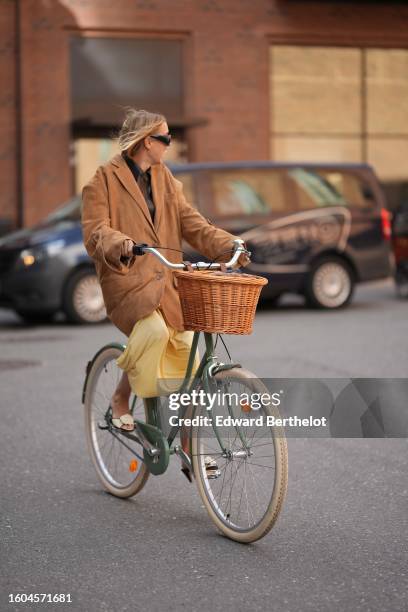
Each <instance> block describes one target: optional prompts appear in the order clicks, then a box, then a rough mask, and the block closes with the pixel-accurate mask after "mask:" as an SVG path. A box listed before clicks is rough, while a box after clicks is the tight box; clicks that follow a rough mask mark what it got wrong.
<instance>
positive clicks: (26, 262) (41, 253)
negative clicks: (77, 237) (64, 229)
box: [18, 240, 65, 268]
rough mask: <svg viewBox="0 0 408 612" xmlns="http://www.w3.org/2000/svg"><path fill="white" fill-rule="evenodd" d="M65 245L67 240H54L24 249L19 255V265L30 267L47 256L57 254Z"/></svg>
mask: <svg viewBox="0 0 408 612" xmlns="http://www.w3.org/2000/svg"><path fill="white" fill-rule="evenodd" d="M64 246H65V240H53V241H52V242H46V243H45V244H42V245H39V246H35V247H32V248H30V249H24V250H23V251H21V253H20V255H19V258H18V266H19V267H21V266H22V267H24V268H28V267H30V266H32V265H34V264H36V263H39V262H40V261H42V260H44V259H46V257H47V256H48V257H52V256H53V255H56V254H57V253H58V252H59V251H61V249H62V248H63V247H64Z"/></svg>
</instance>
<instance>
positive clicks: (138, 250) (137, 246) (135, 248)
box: [132, 242, 149, 255]
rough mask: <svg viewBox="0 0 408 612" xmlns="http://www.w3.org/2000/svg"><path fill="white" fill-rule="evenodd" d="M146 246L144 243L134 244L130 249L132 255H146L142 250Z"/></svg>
mask: <svg viewBox="0 0 408 612" xmlns="http://www.w3.org/2000/svg"><path fill="white" fill-rule="evenodd" d="M147 246H149V245H148V244H146V243H145V242H139V243H136V244H134V246H133V249H132V251H133V255H146V253H145V252H144V251H143V249H144V248H145V247H147Z"/></svg>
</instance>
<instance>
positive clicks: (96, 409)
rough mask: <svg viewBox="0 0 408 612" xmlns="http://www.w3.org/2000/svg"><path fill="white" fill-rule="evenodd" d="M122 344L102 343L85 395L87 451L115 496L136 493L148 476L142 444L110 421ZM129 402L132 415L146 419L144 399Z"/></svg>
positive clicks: (119, 376) (107, 487) (118, 377)
mask: <svg viewBox="0 0 408 612" xmlns="http://www.w3.org/2000/svg"><path fill="white" fill-rule="evenodd" d="M122 351H123V347H121V345H115V344H110V345H107V346H105V347H103V348H102V349H101V350H100V351H99V353H98V354H97V355H96V357H95V358H94V360H93V362H92V365H91V368H90V370H89V372H88V376H87V382H86V389H85V396H84V409H85V431H86V439H87V444H88V449H89V453H90V455H91V459H92V462H93V464H94V467H95V469H96V473H97V475H98V477H99V480H100V481H101V483H102V485H103V486H104V487H105V489H106V490H107V491H109V492H110V493H112V494H113V495H116V496H117V497H131V496H132V495H135V494H136V493H138V492H139V491H140V490H141V489H142V488H143V486H144V485H145V484H146V481H147V479H148V477H149V471H148V469H147V467H146V465H145V463H144V462H143V448H142V446H141V445H140V444H139V443H137V442H135V441H134V440H131V439H129V438H128V437H126V436H125V435H123V434H122V433H120V432H119V431H118V430H117V429H116V428H115V427H113V426H112V423H111V408H110V401H111V397H112V394H113V392H114V390H115V389H116V387H117V385H118V383H119V380H120V378H121V376H122V373H123V370H121V369H120V368H119V367H118V366H117V365H116V359H118V357H119V356H120V355H121V353H122ZM129 406H130V409H131V412H132V414H133V417H134V418H135V419H138V420H140V421H146V420H147V409H146V406H145V402H144V401H143V400H142V399H140V398H137V397H136V396H134V395H133V393H132V394H131V396H130V401H129Z"/></svg>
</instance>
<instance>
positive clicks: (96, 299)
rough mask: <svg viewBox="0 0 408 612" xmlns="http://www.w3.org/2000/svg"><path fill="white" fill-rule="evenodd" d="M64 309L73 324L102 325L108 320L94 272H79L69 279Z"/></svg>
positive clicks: (83, 270) (63, 304)
mask: <svg viewBox="0 0 408 612" xmlns="http://www.w3.org/2000/svg"><path fill="white" fill-rule="evenodd" d="M62 308H63V311H64V312H65V314H66V317H67V319H68V321H71V323H100V322H101V321H104V320H105V319H106V309H105V303H104V301H103V295H102V289H101V286H100V284H99V281H98V278H97V276H96V274H95V272H94V271H93V270H90V269H82V270H78V271H77V272H75V273H74V274H73V275H72V276H71V277H70V278H69V279H68V282H67V284H66V286H65V290H64V295H63V300H62Z"/></svg>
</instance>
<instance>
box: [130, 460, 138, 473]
mask: <svg viewBox="0 0 408 612" xmlns="http://www.w3.org/2000/svg"><path fill="white" fill-rule="evenodd" d="M136 470H137V461H136V459H132V461H131V462H130V463H129V472H136Z"/></svg>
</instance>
